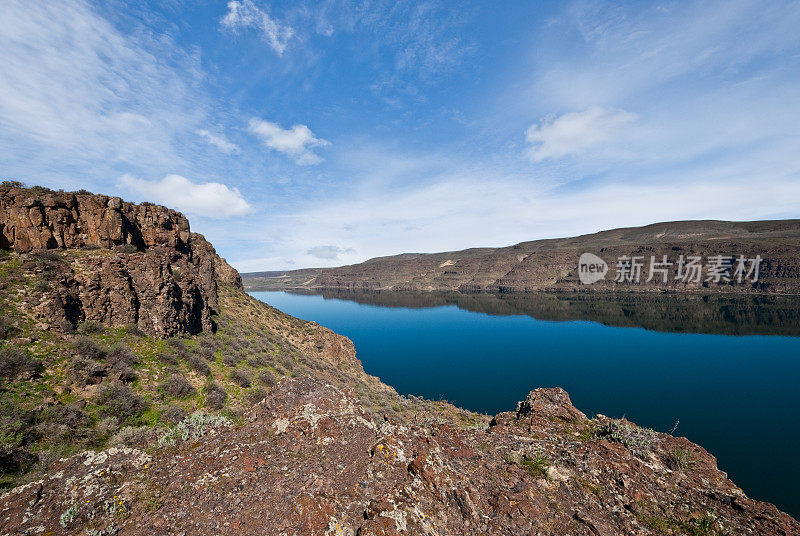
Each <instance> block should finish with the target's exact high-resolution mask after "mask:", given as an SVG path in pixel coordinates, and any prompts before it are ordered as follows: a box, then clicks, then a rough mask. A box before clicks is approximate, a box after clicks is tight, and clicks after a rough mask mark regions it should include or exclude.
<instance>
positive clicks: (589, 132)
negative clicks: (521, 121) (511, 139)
mask: <svg viewBox="0 0 800 536" xmlns="http://www.w3.org/2000/svg"><path fill="white" fill-rule="evenodd" d="M635 118H636V116H635V115H634V114H632V113H629V112H626V111H624V110H604V109H602V108H598V107H592V108H589V109H588V110H586V111H583V112H571V113H567V114H564V115H562V116H559V117H551V118H548V119H545V120H544V121H542V122H541V123H539V124H534V125H531V127H530V128H528V130H527V132H525V141H526V142H528V143H529V144H530V145H531V147H530V148H529V149H528V156H529V157H530V158H531V159H532V160H533V161H534V162H537V161H539V160H544V159H545V158H559V157H562V156H568V155H573V154H577V153H580V152H582V151H585V150H588V149H593V148H595V147H598V146H600V145H602V144H604V143H606V142H609V141H611V140H612V139H613V138H614V137H615V136H616V135H618V134H619V133H621V132H622V131H623V129H624V128H625V126H626V125H628V124H629V123H631V122H632V121H633V120H634V119H635Z"/></svg>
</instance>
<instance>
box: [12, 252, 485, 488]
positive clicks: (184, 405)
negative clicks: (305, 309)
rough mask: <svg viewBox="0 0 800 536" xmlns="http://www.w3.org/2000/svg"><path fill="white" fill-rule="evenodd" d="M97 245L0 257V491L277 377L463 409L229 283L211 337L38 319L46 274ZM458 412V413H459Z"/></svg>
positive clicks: (371, 402) (245, 396)
mask: <svg viewBox="0 0 800 536" xmlns="http://www.w3.org/2000/svg"><path fill="white" fill-rule="evenodd" d="M110 254H112V252H110V251H107V250H102V249H94V250H67V251H34V252H31V253H29V254H23V255H19V254H16V253H13V252H10V251H1V252H0V336H2V340H1V341H0V486H2V487H10V486H12V485H14V484H17V483H19V482H20V479H21V478H25V477H24V475H25V474H26V473H29V472H30V471H37V470H43V469H45V468H46V467H48V465H49V464H51V463H52V462H53V461H55V460H57V459H58V458H60V457H63V456H66V455H69V454H72V453H75V452H78V451H81V450H85V449H89V448H92V449H97V448H102V447H105V446H108V445H115V444H119V445H129V446H144V445H146V444H148V443H149V442H151V440H152V439H153V438H154V437H155V436H156V435H158V434H159V433H160V432H159V430H162V431H163V429H165V428H166V427H168V426H171V425H174V424H175V423H177V422H179V421H181V420H182V419H183V418H184V417H185V416H187V415H188V414H191V413H193V412H196V411H202V412H213V413H217V412H219V413H221V414H223V415H225V416H227V417H228V418H230V419H233V420H234V421H236V420H238V419H239V418H240V416H241V415H242V414H243V412H244V411H245V410H246V409H247V408H249V407H251V406H252V405H253V404H255V403H256V402H258V401H260V400H261V399H263V398H264V397H265V396H266V394H267V392H268V391H269V390H270V389H271V388H272V387H273V386H274V385H275V383H276V381H277V380H278V379H280V378H281V377H284V376H289V377H300V376H306V375H310V376H314V377H316V378H319V379H322V380H324V381H327V382H330V383H331V384H333V385H338V386H341V387H349V388H352V389H353V391H354V392H355V394H356V395H357V396H358V397H359V399H361V400H363V401H364V404H365V406H366V407H368V408H369V409H370V411H372V412H375V413H376V414H380V415H382V414H389V415H392V416H393V418H396V419H401V420H402V419H404V418H405V416H407V415H409V414H410V412H411V411H412V410H414V409H417V410H419V409H420V408H427V410H428V411H432V412H438V411H446V412H452V413H453V414H455V415H463V416H464V418H466V419H469V418H470V417H469V414H468V413H466V412H461V411H458V410H455V408H452V407H450V406H448V405H446V404H438V403H432V402H425V401H421V400H418V399H408V398H404V397H400V396H398V395H397V394H396V393H395V392H394V390H392V389H391V388H389V387H387V386H385V385H383V384H382V383H380V382H379V381H378V380H377V378H374V377H371V376H368V375H366V374H365V373H364V372H363V369H362V368H361V364H360V362H359V361H358V360H357V359H356V357H355V350H354V348H353V346H352V343H351V342H350V341H349V340H347V339H346V338H344V337H341V336H339V335H336V334H334V333H332V332H331V331H330V330H327V329H325V328H322V327H320V326H318V325H316V324H314V323H310V322H305V321H302V320H298V319H296V318H293V317H291V316H289V315H286V314H283V313H281V312H280V311H277V310H276V309H273V308H271V307H269V306H267V305H266V304H263V303H262V302H259V301H257V300H255V299H253V298H251V297H250V296H248V295H247V294H245V293H244V292H242V291H241V290H239V289H236V288H233V287H230V286H225V285H221V286H220V314H219V315H217V316H215V317H214V323H215V325H216V332H215V333H201V334H199V335H194V336H186V337H173V338H169V339H158V338H155V337H151V336H147V335H145V334H144V333H142V332H141V331H139V330H138V329H137V328H136V327H135V326H117V327H109V326H103V325H101V324H98V323H93V322H85V323H82V324H80V325H78V327H77V329H74V330H73V329H71V327H70V326H69V325H63V326H58V325H48V324H46V323H44V322H42V321H41V320H40V319H39V318H38V317H37V316H36V315H35V314H34V311H35V310H36V309H37V308H38V307H43V306H46V305H47V302H48V300H52V299H54V298H53V296H54V294H53V292H52V291H53V289H54V288H55V287H56V286H57V285H59V284H60V283H59V281H57V280H54V279H53V277H54V276H56V274H58V273H60V271H59V270H57V269H55V268H56V267H58V266H59V265H61V264H63V263H66V264H70V265H72V266H73V267H77V266H78V264H79V261H80V260H81V259H82V258H85V257H86V256H102V255H110ZM459 418H460V417H459Z"/></svg>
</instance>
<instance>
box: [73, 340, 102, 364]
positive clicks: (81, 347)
mask: <svg viewBox="0 0 800 536" xmlns="http://www.w3.org/2000/svg"><path fill="white" fill-rule="evenodd" d="M75 351H76V352H77V353H78V355H79V356H81V357H84V358H86V359H92V360H103V359H105V358H106V351H105V350H104V349H103V348H101V347H100V346H99V345H98V344H97V343H96V342H94V341H93V340H92V339H90V338H88V337H81V338H79V339H78V340H77V341H75Z"/></svg>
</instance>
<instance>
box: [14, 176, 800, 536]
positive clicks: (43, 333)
mask: <svg viewBox="0 0 800 536" xmlns="http://www.w3.org/2000/svg"><path fill="white" fill-rule="evenodd" d="M0 193H1V194H2V204H0V218H2V219H0V234H2V236H3V240H5V242H4V243H3V244H4V246H5V247H7V248H13V249H10V250H7V251H5V252H3V253H2V255H0V313H1V315H0V409H1V410H2V411H0V483H2V485H3V486H4V487H6V488H7V489H6V491H4V492H3V493H2V495H0V534H2V535H6V534H8V535H12V534H25V535H32V534H41V535H47V534H71V535H110V534H131V535H136V534H147V535H152V534H159V535H160V534H171V535H219V534H232V535H234V534H235V535H239V534H241V535H250V534H264V535H335V534H344V535H347V534H349V535H353V536H355V535H360V536H366V535H390V534H430V535H461V534H476V535H479V534H487V535H490V534H491V535H528V534H541V535H545V534H546V535H551V534H553V535H583V534H585V535H616V534H626V535H627V534H642V535H644V534H685V535H723V534H726V535H745V534H759V535H761V534H764V535H772V534H774V535H787V534H800V524H798V522H797V521H795V520H794V519H792V518H791V517H790V516H788V515H787V514H785V513H782V512H780V511H779V510H778V509H777V508H775V507H774V506H772V505H770V504H767V503H762V502H758V501H755V500H752V499H750V498H748V497H747V496H746V495H745V493H744V492H742V490H740V489H739V488H737V487H736V485H735V484H734V483H733V482H731V481H730V480H728V479H727V477H726V475H725V474H724V473H722V472H720V471H719V470H718V469H717V467H716V461H715V459H714V458H713V456H711V455H710V454H709V453H707V452H706V451H705V450H703V449H702V448H701V447H699V446H697V445H694V444H693V443H691V442H689V441H688V440H686V439H683V438H678V437H673V436H671V435H668V434H662V433H656V432H654V431H652V430H647V429H644V428H640V427H638V426H636V425H635V424H633V423H630V422H628V421H625V420H619V419H609V418H606V417H603V416H597V417H594V418H587V416H585V415H584V414H583V413H581V412H580V411H579V410H578V409H576V408H575V407H573V406H572V404H571V402H570V399H569V396H568V395H567V393H565V392H564V391H563V390H561V389H536V390H534V391H532V392H531V393H530V395H529V396H528V397H527V398H526V400H524V401H522V402H520V404H519V405H518V407H517V409H516V411H514V412H508V413H501V414H499V415H497V416H495V417H493V418H492V417H489V416H484V415H478V414H474V413H470V412H467V411H463V410H460V409H458V408H456V407H453V406H452V405H450V404H447V403H444V402H432V401H426V400H422V399H418V398H415V397H403V396H399V395H398V394H397V393H396V392H395V391H394V390H392V389H391V388H390V387H388V386H386V385H384V384H382V383H381V382H380V381H379V380H378V379H377V378H374V377H371V376H369V375H367V374H365V373H364V371H363V369H362V367H361V364H360V362H359V361H358V359H357V358H356V355H355V350H354V348H353V345H352V343H351V342H350V341H349V340H347V339H345V338H344V337H341V336H338V335H336V334H334V333H332V332H330V331H329V330H326V329H325V328H321V327H320V326H318V325H316V324H314V323H310V322H304V321H301V320H298V319H295V318H292V317H290V316H288V315H285V314H283V313H281V312H280V311H277V310H275V309H273V308H271V307H269V306H267V305H265V304H263V303H261V302H259V301H257V300H255V299H253V298H251V297H250V296H248V295H247V294H245V293H244V292H243V290H242V289H241V287H240V286H239V284H238V278H237V277H236V274H235V272H233V270H232V269H230V267H228V266H227V264H225V263H224V261H223V260H222V259H220V258H219V257H217V256H216V254H215V253H214V252H213V248H211V246H210V245H208V243H207V242H205V240H204V239H203V238H202V237H201V236H200V235H195V234H191V233H190V232H189V229H188V222H185V218H183V216H182V215H180V214H178V213H174V212H172V211H168V210H167V209H164V208H162V207H153V206H141V205H133V204H130V203H124V202H122V201H121V200H118V199H115V198H107V197H104V196H92V195H91V194H88V193H82V194H70V193H63V192H51V191H48V190H44V189H24V188H21V187H19V185H16V184H8V183H6V184H4V185H3V186H2V187H1V188H0ZM184 222H185V224H184ZM37 233H38V234H37ZM162 316H163V317H164V318H165V319H168V321H159V319H160V318H162Z"/></svg>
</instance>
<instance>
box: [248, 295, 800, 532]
mask: <svg viewBox="0 0 800 536" xmlns="http://www.w3.org/2000/svg"><path fill="white" fill-rule="evenodd" d="M251 294H252V295H253V296H255V297H256V298H258V299H260V300H262V301H265V302H266V303H268V304H270V305H272V306H274V307H277V308H278V309H280V310H282V311H285V312H287V313H289V314H291V315H293V316H297V317H299V318H303V319H306V320H313V321H315V322H318V323H319V324H321V325H323V326H326V327H328V328H330V329H332V330H334V331H336V332H337V333H340V334H342V335H345V336H347V337H349V338H350V339H352V340H353V342H354V343H355V345H356V349H357V351H358V357H359V358H360V359H361V361H362V362H363V364H364V368H365V369H366V371H367V372H368V373H370V374H373V375H376V376H378V377H380V378H381V380H383V381H384V382H385V383H388V384H389V385H392V386H393V387H394V388H396V389H397V390H398V391H399V392H400V393H403V394H414V395H419V396H424V397H426V398H436V399H446V400H449V401H451V402H453V403H455V404H457V405H459V406H462V407H464V408H467V409H470V410H474V411H479V412H483V413H488V414H494V413H498V412H500V411H509V410H513V409H514V408H515V405H516V402H517V401H518V400H521V399H523V398H524V397H525V395H526V394H527V393H528V391H530V390H531V389H533V388H535V387H551V386H561V387H563V388H565V389H566V390H567V391H568V392H569V393H570V396H571V398H572V402H573V404H575V406H577V407H578V408H579V409H581V410H582V411H583V412H584V413H586V414H588V415H590V416H591V415H594V414H597V413H602V414H605V415H608V416H611V417H622V416H625V417H627V418H628V419H630V420H632V421H634V422H636V423H637V424H639V425H641V426H647V427H650V428H654V429H656V430H659V431H662V432H669V431H670V430H671V429H672V427H673V425H674V424H675V422H676V421H680V424H679V426H678V429H677V431H676V432H675V434H676V435H683V436H686V437H687V438H689V439H690V440H692V441H694V442H696V443H699V444H700V445H702V446H703V447H705V448H706V449H707V450H709V451H710V452H711V453H712V454H714V455H715V456H716V457H717V459H718V462H719V467H720V469H722V470H723V471H726V472H728V474H729V475H730V476H731V478H732V479H733V481H734V482H736V483H737V484H738V485H739V486H741V487H742V489H743V490H744V491H745V493H747V494H748V495H749V496H751V497H753V498H756V499H760V500H767V501H770V502H773V503H775V504H776V505H778V507H779V508H781V509H783V510H784V511H786V512H788V513H790V514H792V515H794V516H795V517H800V458H799V457H798V452H799V450H798V445H799V444H800V392H798V379H799V378H800V337H797V336H790V335H780V336H776V335H731V334H730V333H789V334H797V333H798V330H800V323H799V322H798V317H799V315H800V303H796V302H795V301H792V300H789V301H788V302H781V303H777V304H776V303H774V302H770V301H767V302H764V301H763V300H762V301H759V300H755V301H752V302H745V303H742V302H741V301H736V302H729V301H725V300H722V301H720V300H719V299H716V298H711V299H710V301H709V300H708V299H705V300H704V299H698V300H695V301H691V302H686V301H681V300H678V301H677V302H676V301H675V300H674V299H672V301H670V299H667V301H663V302H656V303H653V302H652V301H646V302H645V303H644V304H639V305H638V306H637V304H636V303H631V302H625V303H623V304H621V305H619V304H616V305H615V304H614V303H607V302H606V301H602V302H596V301H591V300H590V303H586V301H585V299H584V300H583V302H582V303H577V304H576V303H575V299H572V298H569V299H564V298H557V299H556V298H553V299H551V298H547V299H544V298H542V299H539V301H538V302H536V301H533V302H532V301H526V300H524V299H513V300H510V301H509V299H506V300H505V301H504V300H501V299H499V298H495V299H488V300H489V301H485V302H481V301H478V302H476V301H475V300H474V299H472V298H469V299H466V298H465V300H466V301H464V302H463V303H462V302H459V301H458V300H452V299H450V298H448V297H446V296H445V297H440V298H435V297H432V296H431V295H419V296H416V297H414V296H413V295H400V294H398V295H392V294H382V295H371V296H370V295H362V296H358V295H353V296H346V295H338V296H337V297H336V298H331V297H330V296H325V297H323V296H322V295H299V294H290V293H285V292H252V293H251ZM342 298H347V299H342ZM459 299H460V298H459ZM537 299H538V298H537ZM542 300H544V301H542ZM625 300H630V298H625ZM645 300H652V298H646V299H645ZM468 309H472V310H468ZM482 310H487V311H491V312H492V314H487V313H484V312H476V311H482ZM654 311H655V313H654ZM531 315H533V316H531ZM542 318H556V319H559V320H542ZM581 318H583V319H581ZM607 324H610V325H607ZM637 324H640V325H644V326H647V327H648V328H649V329H644V328H642V327H633V326H636V325H637ZM620 326H625V327H620ZM656 330H662V331H656ZM675 330H680V331H683V332H682V333H677V332H675ZM686 331H699V332H700V333H686ZM720 333H723V334H720Z"/></svg>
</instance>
